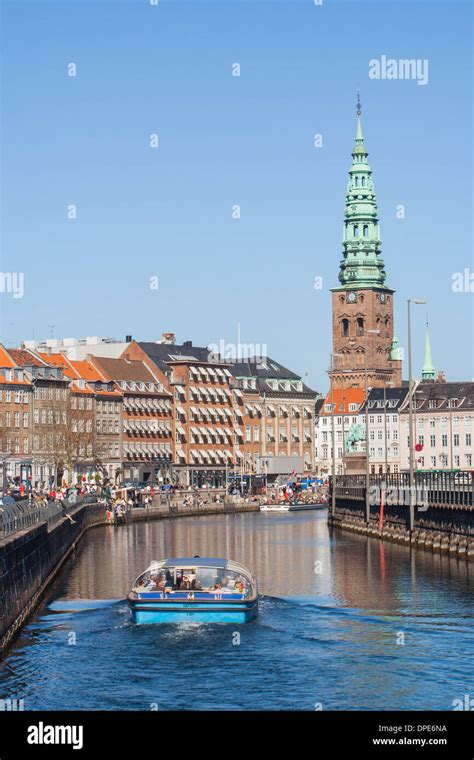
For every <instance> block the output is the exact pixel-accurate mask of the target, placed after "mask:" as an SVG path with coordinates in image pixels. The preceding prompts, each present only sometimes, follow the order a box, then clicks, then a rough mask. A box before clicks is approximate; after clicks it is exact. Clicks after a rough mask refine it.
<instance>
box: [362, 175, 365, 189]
mask: <svg viewBox="0 0 474 760" xmlns="http://www.w3.org/2000/svg"><path fill="white" fill-rule="evenodd" d="M362 187H365V177H362Z"/></svg>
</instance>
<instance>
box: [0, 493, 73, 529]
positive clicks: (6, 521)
mask: <svg viewBox="0 0 474 760" xmlns="http://www.w3.org/2000/svg"><path fill="white" fill-rule="evenodd" d="M82 503H84V500H83V499H74V498H71V499H65V500H64V501H62V502H60V501H48V502H47V503H46V504H44V503H42V502H36V501H35V500H33V499H31V500H30V499H25V500H23V501H16V502H15V503H14V504H5V505H3V506H0V537H1V538H5V537H7V536H11V535H13V534H14V533H19V531H21V530H25V529H26V528H31V527H32V526H33V525H38V524H39V523H42V522H47V524H48V529H50V528H52V527H54V526H55V525H57V523H59V522H60V521H61V520H62V519H63V517H65V516H66V514H68V513H69V511H70V510H71V509H73V508H74V507H77V506H80V505H81V504H82Z"/></svg>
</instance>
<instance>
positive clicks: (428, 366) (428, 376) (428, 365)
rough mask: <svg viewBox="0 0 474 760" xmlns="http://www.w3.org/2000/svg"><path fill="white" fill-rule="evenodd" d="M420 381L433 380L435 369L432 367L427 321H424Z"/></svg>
mask: <svg viewBox="0 0 474 760" xmlns="http://www.w3.org/2000/svg"><path fill="white" fill-rule="evenodd" d="M421 379H422V380H434V379H435V369H434V367H433V358H432V356H431V341H430V332H429V330H428V320H426V338H425V361H424V364H423V369H422V370H421Z"/></svg>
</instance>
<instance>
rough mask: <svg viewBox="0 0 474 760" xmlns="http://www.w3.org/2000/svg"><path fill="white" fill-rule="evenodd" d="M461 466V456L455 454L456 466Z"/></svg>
mask: <svg viewBox="0 0 474 760" xmlns="http://www.w3.org/2000/svg"><path fill="white" fill-rule="evenodd" d="M460 464H461V460H460V456H459V454H455V456H454V466H455V467H459V466H460Z"/></svg>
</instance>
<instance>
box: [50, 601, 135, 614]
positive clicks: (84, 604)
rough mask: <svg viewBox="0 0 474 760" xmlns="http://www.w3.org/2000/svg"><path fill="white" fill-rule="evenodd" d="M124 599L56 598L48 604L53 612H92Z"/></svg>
mask: <svg viewBox="0 0 474 760" xmlns="http://www.w3.org/2000/svg"><path fill="white" fill-rule="evenodd" d="M123 601H124V600H123V599H56V600H55V601H54V602H51V603H50V604H48V606H47V609H48V610H50V611H51V612H90V611H91V610H100V609H103V608H107V607H113V606H114V605H116V604H123Z"/></svg>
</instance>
